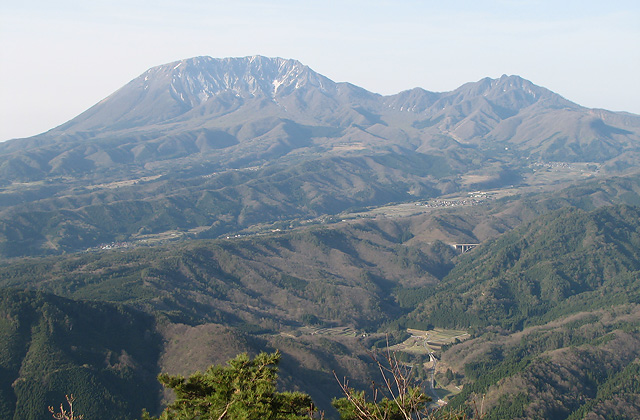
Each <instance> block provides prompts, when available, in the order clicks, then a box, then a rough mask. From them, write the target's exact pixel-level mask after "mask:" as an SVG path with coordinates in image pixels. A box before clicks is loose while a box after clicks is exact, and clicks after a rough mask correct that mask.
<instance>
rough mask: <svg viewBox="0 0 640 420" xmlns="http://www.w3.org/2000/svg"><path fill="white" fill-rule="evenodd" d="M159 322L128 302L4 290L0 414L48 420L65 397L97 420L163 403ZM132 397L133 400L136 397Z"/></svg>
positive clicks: (0, 321)
mask: <svg viewBox="0 0 640 420" xmlns="http://www.w3.org/2000/svg"><path fill="white" fill-rule="evenodd" d="M154 324H155V321H154V319H153V318H152V317H150V316H149V315H146V314H142V313H139V312H137V311H134V310H132V309H128V308H126V307H123V306H118V305H112V304H107V303H100V302H77V301H71V300H68V299H63V298H60V297H57V296H53V295H48V294H44V293H35V292H23V291H16V290H6V289H5V290H0V336H2V341H1V342H2V345H1V346H0V371H1V372H2V375H0V416H1V417H2V418H4V419H9V418H16V419H18V418H21V419H22V418H24V419H27V418H28V419H46V418H51V414H50V413H49V412H48V410H47V407H48V406H57V404H59V403H62V402H63V401H64V395H65V394H74V395H75V396H76V397H77V398H78V402H77V404H76V407H75V408H76V410H77V412H81V413H84V415H85V416H86V417H87V418H93V419H129V418H132V417H137V416H139V415H140V412H141V410H142V409H143V408H144V407H147V408H150V409H152V410H153V409H155V408H156V407H157V406H158V403H159V401H158V389H159V387H158V384H157V382H156V380H155V376H156V374H157V366H156V361H157V359H158V356H159V353H160V346H161V343H160V339H159V335H158V334H157V333H155V325H154ZM132 395H135V396H136V398H131V396H132Z"/></svg>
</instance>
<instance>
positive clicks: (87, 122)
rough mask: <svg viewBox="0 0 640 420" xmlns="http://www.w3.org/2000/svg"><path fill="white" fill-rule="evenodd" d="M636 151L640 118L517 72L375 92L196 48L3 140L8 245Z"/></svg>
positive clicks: (272, 62)
mask: <svg viewBox="0 0 640 420" xmlns="http://www.w3.org/2000/svg"><path fill="white" fill-rule="evenodd" d="M639 158H640V116H637V115H633V114H627V113H615V112H609V111H604V110H593V109H587V108H583V107H581V106H578V105H576V104H574V103H572V102H570V101H568V100H566V99H564V98H562V97H560V96H559V95H557V94H555V93H553V92H551V91H549V90H547V89H544V88H542V87H539V86H536V85H534V84H533V83H531V82H529V81H527V80H524V79H522V78H520V77H518V76H502V77H501V78H499V79H489V78H486V79H482V80H480V81H478V82H473V83H467V84H465V85H463V86H461V87H460V88H458V89H456V90H454V91H452V92H443V93H434V92H428V91H425V90H423V89H418V88H416V89H412V90H408V91H405V92H401V93H398V94H396V95H391V96H381V95H378V94H374V93H371V92H368V91H366V90H364V89H362V88H359V87H357V86H354V85H352V84H349V83H335V82H333V81H331V80H330V79H328V78H326V77H324V76H322V75H320V74H318V73H316V72H314V71H313V70H311V69H310V68H309V67H307V66H304V65H303V64H301V63H300V62H298V61H295V60H286V59H281V58H266V57H260V56H254V57H245V58H225V59H214V58H211V57H197V58H190V59H186V60H181V61H177V62H174V63H170V64H166V65H162V66H159V67H155V68H152V69H150V70H148V71H146V72H145V73H144V74H142V75H140V76H139V77H137V78H136V79H134V80H132V81H131V82H130V83H128V84H127V85H125V86H124V87H122V88H121V89H119V90H118V91H116V92H115V93H113V94H112V95H111V96H109V97H108V98H106V99H104V100H103V101H101V102H99V103H98V104H96V105H95V106H93V107H92V108H90V109H89V110H87V111H86V112H84V113H82V114H80V115H78V116H77V117H76V118H74V119H72V120H71V121H69V122H67V123H65V124H63V125H61V126H59V127H56V128H54V129H52V130H50V131H48V132H46V133H43V134H40V135H38V136H34V137H31V138H27V139H16V140H12V141H7V142H4V143H0V255H4V256H8V255H12V256H20V255H34V254H41V253H59V252H68V251H77V250H82V249H86V248H88V247H95V246H97V245H99V244H100V243H108V242H112V241H127V240H130V239H140V238H141V237H142V236H144V235H148V234H160V233H163V232H170V231H171V232H173V233H175V231H181V232H186V231H190V232H192V233H193V232H196V233H195V235H196V236H197V237H203V236H204V237H217V236H219V235H225V234H229V233H232V232H237V231H241V230H243V229H245V228H247V227H248V226H252V225H256V224H260V223H271V224H273V223H285V222H283V221H285V220H292V219H309V218H316V217H320V216H322V215H335V214H338V213H340V212H342V211H344V210H347V209H350V208H358V207H368V206H379V205H383V204H386V203H390V202H400V201H409V200H424V199H430V198H433V197H437V196H441V195H443V194H450V193H456V192H465V191H474V190H478V189H485V188H496V187H501V186H502V187H504V186H512V185H516V186H517V185H525V184H526V183H527V182H528V181H526V178H527V177H528V176H530V175H531V174H533V173H535V172H536V171H537V170H538V169H537V168H538V167H537V166H535V165H540V164H542V165H544V164H549V163H554V162H563V163H566V162H591V163H594V164H595V165H594V166H593V168H595V169H593V170H592V172H593V171H594V170H597V171H598V172H599V173H609V174H621V173H624V172H625V171H634V170H636V168H637V162H638V159H639ZM576 174H577V175H574V176H582V175H580V174H579V173H578V172H576ZM536 182H538V184H540V183H543V184H545V183H546V184H545V185H547V184H548V185H552V184H553V182H554V181H548V180H545V179H542V180H541V181H536ZM287 226H288V224H287Z"/></svg>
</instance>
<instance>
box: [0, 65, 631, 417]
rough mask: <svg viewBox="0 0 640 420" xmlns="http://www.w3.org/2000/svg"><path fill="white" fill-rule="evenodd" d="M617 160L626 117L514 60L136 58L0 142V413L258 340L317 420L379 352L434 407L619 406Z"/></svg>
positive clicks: (136, 384) (130, 411) (127, 406)
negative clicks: (451, 82)
mask: <svg viewBox="0 0 640 420" xmlns="http://www.w3.org/2000/svg"><path fill="white" fill-rule="evenodd" d="M639 158H640V117H639V116H636V115H633V114H628V113H616V112H610V111H604V110H591V109H587V108H584V107H581V106H579V105H577V104H574V103H572V102H570V101H569V100H567V99H565V98H562V97H561V96H559V95H557V94H555V93H553V92H551V91H549V90H548V89H545V88H542V87H539V86H536V85H534V84H533V83H531V82H529V81H527V80H525V79H522V78H520V77H518V76H503V77H501V78H499V79H489V78H486V79H482V80H479V81H477V82H470V83H467V84H465V85H463V86H461V87H459V88H458V89H455V90H454V91H451V92H440V93H434V92H428V91H425V90H423V89H412V90H408V91H404V92H400V93H398V94H395V95H388V96H382V95H378V94H375V93H372V92H368V91H366V90H364V89H362V88H359V87H357V86H354V85H351V84H349V83H335V82H333V81H331V80H330V79H328V78H326V77H324V76H322V75H320V74H318V73H315V72H314V71H313V70H311V69H310V68H309V67H307V66H304V65H303V64H302V63H300V62H298V61H295V60H286V59H280V58H278V59H275V58H274V59H272V58H267V57H260V56H256V57H244V58H229V59H214V58H211V57H196V58H192V59H185V60H181V61H179V62H175V63H169V64H167V65H163V66H159V67H156V68H153V69H150V70H149V71H147V72H145V73H144V74H143V75H141V76H140V77H138V78H136V79H134V80H132V81H131V82H130V83H129V84H127V85H126V86H124V87H123V88H122V89H120V90H118V91H117V92H115V93H114V94H113V95H111V96H109V97H108V98H106V99H105V100H103V101H101V102H100V103H98V104H96V105H95V106H94V107H92V108H90V109H89V110H87V111H86V112H84V113H82V114H80V115H78V116H77V117H76V118H74V119H72V120H70V121H69V122H67V123H65V124H63V125H61V126H59V127H56V128H53V129H52V130H50V131H48V132H46V133H42V134H40V135H38V136H34V137H31V138H28V139H17V140H13V141H8V142H5V143H0V373H1V375H0V417H2V418H15V419H18V418H30V419H38V420H39V419H44V418H49V417H50V413H49V412H48V411H47V407H48V406H49V405H52V404H57V403H59V402H60V401H63V398H64V395H65V394H68V393H73V394H74V395H75V396H76V397H77V398H78V400H77V408H78V410H79V412H82V413H84V414H85V415H86V418H91V419H107V418H108V419H109V420H120V419H122V420H125V419H130V418H138V417H140V414H141V410H142V409H143V408H145V409H147V410H149V411H150V412H151V414H152V415H157V414H159V413H160V412H161V410H162V407H163V406H166V404H167V403H168V402H169V401H170V400H171V398H172V397H171V394H170V393H167V392H166V391H163V390H161V387H160V384H159V383H158V382H157V381H156V377H157V375H158V374H160V373H161V372H164V373H168V374H170V375H178V374H179V375H184V376H189V375H191V374H193V373H194V372H195V371H204V370H206V369H207V367H209V366H210V365H212V364H216V365H221V364H224V363H226V362H227V361H228V360H231V359H233V358H235V357H236V355H238V354H241V353H245V352H246V353H248V354H250V355H257V354H259V353H260V352H275V351H276V350H278V351H279V352H280V354H281V361H280V365H279V369H280V371H279V382H278V386H279V389H283V390H293V391H302V392H304V393H307V394H308V395H310V397H311V399H312V400H313V401H314V402H315V404H316V405H317V406H318V407H320V408H321V409H322V410H323V411H324V412H325V414H326V417H325V418H327V419H332V418H336V419H337V418H338V413H337V411H336V410H335V408H334V407H333V406H332V400H333V399H334V398H336V397H340V396H341V395H342V390H341V388H340V385H339V383H338V382H337V381H336V378H340V379H342V378H346V379H348V380H349V383H350V385H351V386H353V387H354V388H355V389H359V390H365V391H366V390H369V389H370V384H371V382H372V381H375V380H376V379H375V378H376V375H378V374H379V368H378V366H376V364H375V363H374V362H373V360H372V359H371V355H372V354H383V353H384V352H385V351H386V350H391V351H392V352H393V354H394V355H395V357H397V359H398V360H399V361H400V362H401V363H402V366H405V367H412V369H413V374H414V378H415V379H417V380H418V381H420V382H421V383H422V384H423V388H422V389H424V390H425V391H426V392H428V393H429V394H430V395H432V396H433V397H434V400H435V401H436V402H437V405H439V406H443V407H444V409H445V410H461V411H460V412H461V413H462V412H464V413H466V414H468V415H469V416H473V415H475V414H477V413H475V412H474V410H475V409H477V408H478V406H479V404H480V403H479V402H481V404H482V413H481V414H482V418H483V419H487V420H488V419H505V418H520V419H537V418H548V419H558V420H560V419H563V420H564V419H568V420H577V419H596V418H614V417H615V416H618V417H620V418H637V417H638V415H640V405H639V403H638V401H640V398H639V396H640V388H639V387H638V382H637V377H638V372H639V371H640V370H639V368H638V366H640V283H639V282H638V279H639V278H640V222H639V221H640V207H638V206H639V205H640V172H638V159H639ZM455 244H458V245H460V244H466V245H469V246H468V247H466V248H465V249H461V248H462V247H460V246H459V247H458V248H460V249H456V248H454V246H452V245H455ZM471 245H473V247H472V246H471ZM461 250H464V251H467V252H460V251H461ZM433 392H435V393H436V394H435V395H433ZM132 395H135V396H137V398H131V396H132ZM474 404H475V405H474ZM474 407H475V408H474ZM105 413H108V414H105ZM474 413H475V414H474Z"/></svg>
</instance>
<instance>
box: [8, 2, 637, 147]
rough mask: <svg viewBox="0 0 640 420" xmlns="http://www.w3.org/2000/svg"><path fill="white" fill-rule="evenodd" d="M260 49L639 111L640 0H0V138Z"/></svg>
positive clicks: (382, 77)
mask: <svg viewBox="0 0 640 420" xmlns="http://www.w3.org/2000/svg"><path fill="white" fill-rule="evenodd" d="M255 54H260V55H265V56H279V57H285V58H295V59H298V60H300V61H301V62H303V63H304V64H307V65H309V66H310V67H311V68H312V69H314V70H315V71H317V72H319V73H322V74H323V75H325V76H327V77H329V78H331V79H333V80H335V81H348V82H351V83H354V84H356V85H359V86H361V87H364V88H366V89H368V90H371V91H373V92H377V93H381V94H392V93H397V92H399V91H402V90H406V89H410V88H413V87H417V86H419V87H422V88H424V89H427V90H432V91H448V90H452V89H455V88H456V87H458V86H460V85H461V84H463V83H465V82H469V81H477V80H479V79H481V78H483V77H486V76H489V77H499V76H500V75H502V74H517V75H520V76H522V77H524V78H526V79H528V80H531V81H532V82H533V83H535V84H537V85H540V86H544V87H546V88H549V89H551V90H553V91H555V92H557V93H559V94H561V95H563V96H564V97H566V98H567V99H569V100H572V101H574V102H577V103H579V104H581V105H584V106H587V107H598V108H605V109H610V110H614V111H629V112H634V113H637V114H640V100H639V99H638V98H640V77H639V76H638V75H640V2H637V1H615V0H612V1H611V0H610V1H601V0H600V1H573V0H568V1H563V0H555V1H548V0H522V1H513V0H512V1H509V0H490V1H482V0H478V1H456V0H451V1H429V0H426V1H417V0H416V1H414V0H406V1H402V0H396V1H384V0H378V1H376V0H369V1H362V0H343V1H333V0H329V1H301V0H298V1H293V0H280V1H277V0H275V1H263V2H260V1H245V0H235V1H233V2H231V1H215V0H214V1H196V0H182V1H168V0H153V1H152V0H109V1H106V0H64V1H57V0H49V1H46V0H21V1H14V0H11V1H10V0H0V115H2V117H1V120H0V141H2V140H6V139H8V138H13V137H24V136H29V135H34V134H37V133H40V132H43V131H46V130H48V129H50V128H53V127H54V126H57V125H59V124H62V123H64V122H65V121H67V120H69V119H71V118H73V117H74V116H75V115H77V114H79V113H80V112H82V111H84V110H85V109H87V108H89V107H90V106H91V105H93V104H95V103H96V102H98V101H100V100H101V99H103V98H104V97H106V96H108V95H109V94H111V93H112V92H113V91H115V90H116V89H118V88H119V87H121V86H123V85H124V84H126V83H127V82H128V81H130V80H131V79H133V78H135V77H137V76H138V75H139V74H141V73H142V72H144V71H145V70H147V69H148V68H150V67H153V66H156V65H160V64H164V63H167V62H171V61H175V60H179V59H182V58H187V57H193V56H198V55H209V56H212V57H228V56H233V57H239V56H247V55H255Z"/></svg>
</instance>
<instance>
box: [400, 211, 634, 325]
mask: <svg viewBox="0 0 640 420" xmlns="http://www.w3.org/2000/svg"><path fill="white" fill-rule="evenodd" d="M638 220H640V208H638V207H631V206H612V207H603V208H601V209H598V210H595V211H593V212H585V211H582V210H577V209H573V208H565V209H561V210H558V211H555V212H550V213H547V214H545V215H543V216H541V217H540V218H538V219H536V220H535V221H533V222H531V223H528V224H527V225H525V226H520V227H518V228H516V229H514V230H512V231H509V232H507V233H505V234H504V235H502V236H500V237H498V238H497V239H496V240H494V241H489V242H487V243H486V244H483V245H482V246H480V247H478V248H477V249H475V250H474V252H473V253H469V254H468V255H466V256H465V257H464V258H462V259H461V261H460V262H459V264H457V265H456V267H455V269H454V270H453V271H452V272H451V273H450V274H449V275H448V276H447V278H446V279H445V280H444V281H443V282H442V283H441V284H440V285H439V286H438V288H437V290H436V291H434V295H433V296H432V297H431V298H430V299H429V301H428V302H425V304H424V305H423V307H422V308H419V309H418V310H417V311H416V312H415V313H413V314H412V315H411V318H412V319H415V320H421V321H423V322H424V321H427V322H432V323H434V324H436V325H440V326H448V327H454V326H455V327H476V328H485V327H488V326H490V325H494V326H500V327H502V328H505V329H507V330H518V329H521V328H522V327H523V326H525V325H531V324H536V323H539V322H542V321H550V320H553V319H555V318H557V317H559V316H561V315H567V314H571V313H575V312H579V311H582V310H586V309H590V308H593V309H597V308H602V307H606V306H609V305H621V304H629V303H640V283H639V282H638V281H637V275H638V272H640V253H639V252H638V249H640V224H639V223H638Z"/></svg>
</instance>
